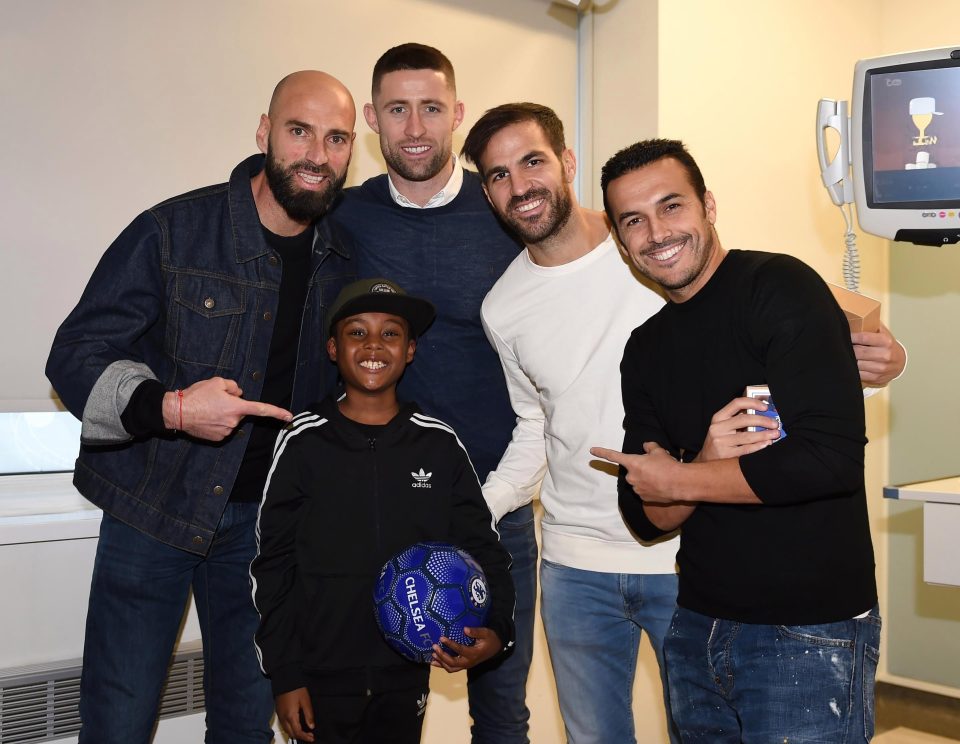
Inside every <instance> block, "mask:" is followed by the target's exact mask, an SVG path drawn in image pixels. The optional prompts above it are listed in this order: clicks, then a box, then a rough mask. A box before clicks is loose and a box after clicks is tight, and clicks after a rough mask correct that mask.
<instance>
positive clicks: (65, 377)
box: [46, 155, 353, 555]
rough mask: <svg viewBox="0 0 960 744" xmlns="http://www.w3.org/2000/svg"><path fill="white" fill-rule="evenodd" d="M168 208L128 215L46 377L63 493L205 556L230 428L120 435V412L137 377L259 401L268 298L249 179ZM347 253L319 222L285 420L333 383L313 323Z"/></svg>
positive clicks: (319, 321) (269, 271)
mask: <svg viewBox="0 0 960 744" xmlns="http://www.w3.org/2000/svg"><path fill="white" fill-rule="evenodd" d="M263 160H264V159H263V156H262V155H255V156H253V157H250V158H248V159H247V160H245V161H244V162H242V163H240V165H238V166H237V167H236V168H235V169H234V171H233V173H232V174H231V176H230V182H229V183H227V184H220V185H217V186H210V187H208V188H204V189H199V190H197V191H192V192H190V193H187V194H183V195H181V196H177V197H174V198H173V199H169V200H168V201H165V202H163V203H161V204H159V205H157V206H155V207H153V208H152V209H149V210H147V211H146V212H144V213H143V214H141V215H140V216H139V217H137V218H136V219H135V220H134V221H133V222H132V223H131V224H130V225H129V226H128V227H127V228H126V229H125V230H124V231H123V232H122V233H121V234H120V236H119V237H118V238H117V239H116V240H115V241H114V243H113V244H112V245H111V246H110V248H109V249H108V250H107V251H106V253H105V254H104V255H103V257H102V258H101V260H100V263H99V264H98V266H97V268H96V269H95V271H94V273H93V276H92V277H91V279H90V282H89V283H88V284H87V287H86V289H85V290H84V292H83V295H82V296H81V298H80V301H79V303H78V304H77V306H76V308H74V310H73V312H71V313H70V315H69V316H68V317H67V319H66V320H65V321H64V323H63V325H62V326H61V327H60V329H59V331H58V332H57V335H56V338H55V339H54V342H53V348H52V349H51V352H50V357H49V359H48V360H47V369H46V372H47V377H48V378H49V379H50V382H51V383H52V384H53V386H54V388H55V389H56V391H57V393H58V395H59V396H60V399H61V400H62V401H63V403H64V405H65V406H66V407H67V408H68V409H69V410H70V411H71V412H72V413H73V414H74V415H75V416H77V418H80V419H81V420H82V421H83V434H82V437H81V449H80V455H79V457H78V459H77V463H76V470H75V472H74V481H73V482H74V485H75V486H76V487H77V489H78V490H79V491H80V493H82V494H83V495H84V496H85V497H86V498H87V499H89V500H90V501H91V502H93V503H94V504H96V505H97V506H99V507H100V508H101V509H103V510H104V511H106V512H108V513H110V514H111V515H113V516H114V517H116V518H118V519H120V520H122V521H123V522H126V523H127V524H130V525H131V526H133V527H135V528H137V529H139V530H141V531H142V532H144V533H146V534H148V535H150V536H152V537H154V538H156V539H158V540H161V541H162V542H165V543H168V544H170V545H173V546H175V547H177V548H180V549H183V550H187V551H190V552H193V553H198V554H201V555H202V554H205V553H206V552H207V550H209V548H210V543H211V540H212V538H213V536H214V533H215V532H216V529H217V525H218V523H219V521H220V516H221V514H222V512H223V509H224V507H225V505H226V503H227V500H228V498H229V495H230V491H231V489H232V488H233V483H234V480H235V478H236V476H237V471H238V470H239V468H240V463H241V461H242V459H243V455H244V451H245V449H246V446H247V439H248V434H249V431H250V428H251V424H250V423H249V422H247V421H244V422H241V424H240V426H238V427H237V429H236V430H235V431H234V433H233V434H232V435H231V436H230V437H228V438H227V439H226V440H224V441H223V442H206V441H201V440H197V439H192V438H190V437H188V436H184V435H182V434H179V435H177V434H173V433H171V434H170V435H168V436H157V437H149V438H142V439H131V438H130V436H129V435H128V434H127V433H126V431H125V430H124V429H123V427H122V425H121V424H120V414H121V413H123V409H124V408H125V407H126V404H127V402H128V401H129V398H130V395H131V394H132V392H133V390H134V389H135V388H136V387H137V385H139V384H140V382H142V381H143V380H145V379H157V380H159V381H160V382H161V383H162V384H163V385H164V386H165V387H166V389H167V390H175V389H177V388H186V387H188V386H190V385H191V384H193V383H194V382H197V381H199V380H204V379H208V378H210V377H214V376H220V377H224V378H227V379H232V380H235V381H236V382H237V383H238V384H239V385H240V387H241V388H242V389H243V397H244V398H246V399H247V400H259V397H260V392H261V388H262V386H263V378H264V371H265V369H266V365H267V359H268V354H269V349H270V338H271V335H272V332H273V318H274V315H275V314H276V309H277V302H278V298H279V290H280V277H281V273H282V266H281V263H280V259H279V257H278V256H277V255H275V253H274V252H273V251H272V250H271V249H270V248H269V247H268V246H267V243H266V241H265V240H264V237H263V233H262V229H261V224H260V218H259V216H258V213H257V208H256V204H255V203H254V199H253V191H252V189H251V186H250V179H251V178H252V177H253V176H254V175H255V174H256V173H258V172H259V171H260V170H261V169H262V168H263ZM348 259H349V250H348V248H347V247H346V246H345V244H344V243H343V241H342V240H341V238H340V236H339V235H337V234H335V233H334V232H333V231H332V228H331V227H330V225H329V224H328V221H327V220H321V221H320V223H319V224H318V227H317V229H316V234H315V236H314V243H313V260H312V264H311V276H310V281H309V289H308V293H307V300H306V305H305V307H304V312H303V320H302V325H301V333H300V347H299V351H298V354H297V366H296V373H295V378H294V388H293V400H292V404H291V408H292V409H293V411H295V412H296V411H301V410H303V409H305V408H306V407H307V405H308V404H309V403H311V402H313V401H316V400H319V399H320V398H322V397H323V396H324V395H325V394H326V393H327V392H328V391H329V390H330V388H331V387H332V385H333V382H334V381H335V378H336V369H335V368H334V367H333V365H331V364H330V362H329V360H328V359H327V355H326V351H325V344H326V333H325V331H324V323H323V316H324V314H325V313H326V310H327V308H328V307H329V306H330V304H331V303H332V302H333V300H334V298H335V297H336V295H337V293H338V292H339V291H340V288H341V287H342V286H343V285H344V284H345V283H346V282H348V281H350V280H351V279H352V278H353V273H352V272H353V269H352V266H351V265H350V262H349V261H348Z"/></svg>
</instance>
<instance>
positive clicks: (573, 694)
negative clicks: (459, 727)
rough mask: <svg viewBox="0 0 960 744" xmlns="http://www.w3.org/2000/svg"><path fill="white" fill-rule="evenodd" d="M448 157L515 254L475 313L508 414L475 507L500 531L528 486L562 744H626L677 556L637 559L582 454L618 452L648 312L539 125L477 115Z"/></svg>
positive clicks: (550, 134)
mask: <svg viewBox="0 0 960 744" xmlns="http://www.w3.org/2000/svg"><path fill="white" fill-rule="evenodd" d="M463 152H464V154H465V155H466V156H467V157H468V158H469V159H470V160H472V161H473V162H474V163H475V164H476V165H477V167H478V169H479V171H480V175H481V178H482V179H483V184H484V189H485V191H486V193H487V197H488V198H489V199H490V202H491V204H492V205H493V207H494V209H495V210H496V212H497V213H498V214H499V215H500V217H501V218H502V219H503V220H504V222H506V223H507V225H508V226H509V227H511V228H512V229H513V230H514V231H515V232H516V233H517V234H518V235H519V236H520V237H521V238H522V239H523V242H524V243H525V244H526V250H525V251H523V252H522V253H521V254H520V255H519V256H518V257H517V258H516V259H515V260H514V261H513V262H512V263H511V264H510V266H509V267H508V268H507V270H506V272H504V274H503V276H502V277H501V278H500V280H499V281H498V282H497V283H496V284H495V285H494V287H493V289H492V290H491V291H490V293H489V294H488V295H487V297H486V299H485V300H484V302H483V309H482V313H481V317H482V319H483V324H484V328H485V330H486V332H487V337H488V338H489V339H490V342H491V343H492V344H493V345H494V346H495V347H496V349H497V352H498V353H499V355H500V360H501V363H502V364H503V369H504V372H505V374H506V378H507V388H508V390H509V392H510V400H511V403H512V404H513V408H514V411H515V412H516V414H517V426H516V428H515V429H514V432H513V439H512V441H511V443H510V445H509V447H508V449H507V452H506V454H505V455H504V457H503V459H502V460H501V461H500V464H499V466H498V467H497V469H496V471H494V472H492V473H491V474H490V475H489V477H488V478H487V481H486V483H485V484H484V487H483V493H484V497H485V498H486V500H487V503H488V505H489V507H490V509H491V511H492V512H493V513H494V516H495V517H496V518H498V519H499V518H500V517H502V516H503V515H504V514H506V513H507V512H510V511H512V510H513V509H516V508H518V507H519V506H522V505H523V504H526V503H529V502H530V501H531V500H532V499H533V497H534V496H535V495H536V491H537V486H538V484H540V481H541V479H542V481H543V483H542V486H541V487H540V500H541V503H542V504H543V509H544V517H543V523H542V529H543V553H542V556H543V558H542V562H541V568H540V582H541V614H542V617H543V623H544V629H545V631H546V635H547V644H548V646H549V648H550V659H551V663H552V664H553V672H554V677H555V678H556V683H557V692H558V696H559V701H560V712H561V714H562V715H563V721H564V726H565V728H566V733H567V740H568V741H569V742H571V743H572V744H583V743H584V742H598V743H600V742H618V743H621V742H622V743H624V744H626V743H628V742H635V741H636V737H635V732H634V721H633V714H632V701H631V691H632V689H633V678H634V674H635V671H636V664H637V651H638V647H639V642H640V635H641V632H642V631H644V630H645V631H646V632H647V633H648V634H649V638H650V641H651V643H652V645H653V648H654V651H655V652H656V655H657V659H658V661H661V665H660V666H661V678H663V674H662V669H663V664H662V654H661V649H662V645H663V638H664V635H665V634H666V632H667V629H668V627H669V624H670V619H671V617H672V615H673V612H674V609H675V607H676V595H677V576H676V567H675V557H676V551H677V546H678V541H677V538H676V537H673V538H670V539H666V540H663V541H660V542H658V543H646V544H645V543H641V542H640V541H639V540H638V539H637V538H635V537H634V536H633V535H632V534H631V533H630V531H629V530H628V529H627V527H626V526H625V525H624V522H623V519H622V517H621V516H620V512H619V510H618V508H617V478H616V475H617V472H616V469H614V468H611V469H609V470H604V469H601V468H598V467H596V463H595V462H594V463H591V459H592V458H591V456H590V452H589V448H590V446H591V445H592V444H593V443H595V442H597V441H606V440H603V439H602V437H604V436H606V437H608V438H609V439H610V440H612V441H618V440H619V439H622V438H623V405H622V402H621V397H620V389H619V386H618V384H617V383H618V379H619V377H618V369H619V365H620V358H621V357H622V355H623V347H624V344H625V343H626V341H627V339H628V337H629V336H630V332H631V331H632V330H633V329H634V328H635V327H637V326H638V325H640V324H641V323H643V322H644V321H645V320H646V319H647V318H648V317H649V316H650V315H652V314H653V313H654V312H656V311H657V310H658V309H659V308H660V306H661V305H662V304H663V300H662V299H661V298H660V297H659V296H658V295H657V294H655V293H654V292H653V291H652V290H650V289H649V288H647V287H646V286H644V285H643V284H641V283H640V281H639V279H638V278H637V277H636V276H635V275H634V274H633V273H632V271H631V269H630V267H629V266H628V264H627V263H626V262H625V261H624V260H623V258H622V257H621V255H620V252H619V251H618V249H617V246H616V244H615V243H614V240H613V238H612V237H611V235H610V227H609V225H608V223H607V221H606V218H605V216H604V215H603V213H602V212H596V211H593V210H589V209H584V208H582V207H581V206H580V205H579V204H578V203H577V200H576V197H575V195H574V194H573V190H572V187H571V184H572V182H573V178H574V175H575V173H576V160H575V158H574V155H573V153H572V152H571V151H570V150H569V149H567V148H566V146H565V143H564V136H563V125H562V123H561V122H560V120H559V119H558V117H557V116H556V114H555V113H554V112H553V111H552V110H550V109H549V108H547V107H545V106H539V105H536V104H530V103H519V104H507V105H504V106H498V107H497V108H495V109H491V110H490V111H488V112H487V113H486V114H484V116H483V117H482V118H481V119H480V120H479V121H478V122H477V123H476V125H474V127H473V129H472V130H471V131H470V133H469V135H468V136H467V139H466V142H465V144H464V148H463ZM597 437H601V439H598V438H597ZM668 710H669V706H668ZM667 721H668V724H667V725H668V729H670V730H671V739H672V740H673V741H678V739H677V738H676V737H675V735H674V734H673V731H672V725H671V723H670V718H669V715H668V717H667ZM641 738H642V739H644V740H649V737H641Z"/></svg>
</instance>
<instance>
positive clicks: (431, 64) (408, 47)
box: [372, 42, 457, 98]
mask: <svg viewBox="0 0 960 744" xmlns="http://www.w3.org/2000/svg"><path fill="white" fill-rule="evenodd" d="M399 70H435V71H437V72H442V73H443V75H444V77H445V78H446V79H447V85H448V86H450V89H451V90H452V91H454V93H456V90H457V81H456V79H455V77H454V74H453V65H452V64H451V62H450V60H449V59H447V57H446V55H445V54H444V53H443V52H441V51H440V50H439V49H434V48H433V47H432V46H427V45H426V44H415V43H413V42H410V43H407V44H401V45H400V46H395V47H392V48H390V49H388V50H387V51H385V52H384V53H383V54H382V55H380V59H378V60H377V63H376V64H375V65H374V66H373V86H372V87H373V89H372V95H373V97H374V98H376V97H377V93H379V92H380V81H381V80H382V79H383V76H384V75H386V74H387V73H389V72H398V71H399Z"/></svg>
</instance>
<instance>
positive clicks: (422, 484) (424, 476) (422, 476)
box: [410, 468, 433, 488]
mask: <svg viewBox="0 0 960 744" xmlns="http://www.w3.org/2000/svg"><path fill="white" fill-rule="evenodd" d="M410 475H412V476H413V483H411V484H410V487H411V488H432V486H431V485H430V476H432V475H433V473H424V472H423V468H420V472H419V473H410Z"/></svg>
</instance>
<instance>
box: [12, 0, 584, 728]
mask: <svg viewBox="0 0 960 744" xmlns="http://www.w3.org/2000/svg"><path fill="white" fill-rule="evenodd" d="M576 23H577V16H576V11H575V10H573V9H572V8H570V7H561V6H553V5H551V4H550V3H548V2H545V1H544V0H484V1H483V2H480V3H478V2H474V1H473V0H355V1H354V2H351V3H347V2H340V3H334V2H328V1H327V0H273V1H272V2H263V1H258V0H204V2H195V0H138V1H137V2H131V3H127V2H117V1H116V0H87V2H83V3H77V2H73V1H72V0H37V2H30V3H17V2H6V3H3V4H2V11H0V101H3V108H4V115H3V116H2V117H0V141H2V142H3V143H4V144H5V157H4V162H3V166H2V167H0V252H2V253H0V255H2V259H3V263H2V269H0V318H2V319H3V320H2V322H0V348H2V349H3V351H2V353H0V382H2V384H0V410H49V409H51V408H52V407H53V405H54V403H53V400H52V393H51V390H50V388H49V385H48V383H47V382H46V380H45V378H44V376H43V364H44V361H45V359H46V355H47V351H48V349H49V345H50V342H51V340H52V338H53V334H54V332H55V329H56V327H57V325H58V324H59V323H60V322H61V321H62V320H63V318H64V317H65V316H66V314H67V313H68V312H69V310H70V309H71V308H72V307H73V305H74V303H75V302H76V300H77V299H78V297H79V295H80V292H81V290H82V288H83V286H84V284H85V282H86V280H87V278H88V277H89V275H90V273H91V271H92V269H93V267H94V265H95V263H96V261H97V259H98V258H99V256H100V254H101V253H102V252H103V250H104V249H105V248H106V246H107V245H108V244H109V243H110V241H111V240H112V239H113V238H114V237H115V236H116V235H117V234H118V233H119V232H120V230H122V229H123V227H124V226H125V225H126V224H128V223H129V222H130V220H132V219H133V218H134V216H135V215H136V214H137V213H138V212H140V211H141V210H143V209H144V208H146V207H148V206H150V205H151V204H154V203H156V202H158V201H160V200H162V199H165V198H167V197H169V196H172V195H175V194H177V193H181V192H183V191H186V190H189V189H193V188H196V187H200V186H204V185H207V184H211V183H218V182H222V181H224V180H226V178H227V177H228V175H229V173H230V170H231V169H232V168H233V166H234V165H235V164H236V163H237V162H239V161H240V160H241V159H242V158H243V157H245V156H246V155H248V154H251V153H252V152H254V151H255V143H254V132H255V130H256V127H257V123H258V120H259V116H260V114H261V112H263V111H264V110H265V109H266V106H267V103H268V101H269V97H270V94H271V92H272V89H273V86H274V85H275V83H276V82H277V81H278V80H279V79H280V78H281V77H282V76H283V75H285V74H286V73H288V72H291V71H293V70H298V69H304V68H319V69H323V70H326V71H328V72H330V73H332V74H334V75H336V76H337V77H339V78H340V79H341V80H343V82H344V83H345V84H346V85H347V86H348V87H349V88H350V89H351V90H352V91H353V93H354V97H355V99H356V101H357V104H358V106H362V105H363V103H365V102H366V101H367V100H368V99H369V86H370V73H371V71H372V68H373V64H374V62H375V61H376V59H377V57H378V56H379V55H380V54H381V53H382V52H383V51H385V50H386V49H387V48H388V47H390V46H394V45H396V44H399V43H403V42H407V41H418V42H422V43H427V44H431V45H434V46H436V47H438V48H440V49H441V50H443V51H444V52H445V53H446V54H447V55H448V56H449V57H450V58H451V60H452V62H453V64H454V67H455V68H456V71H457V83H458V92H459V94H460V97H461V98H462V99H463V100H464V101H465V103H466V112H467V113H466V119H465V121H464V123H463V125H462V127H461V130H460V134H459V137H457V138H455V140H454V145H455V147H456V148H457V149H459V146H460V145H461V144H462V141H463V136H465V134H466V132H467V131H468V129H469V127H470V125H471V124H472V123H473V122H474V121H476V119H477V118H478V117H479V116H480V115H481V114H482V113H483V111H484V110H486V109H487V108H489V107H491V106H495V105H497V104H500V103H503V102H505V101H509V100H534V101H538V102H542V103H545V104H548V105H550V106H552V107H553V108H555V109H556V110H557V112H558V113H559V114H560V116H561V118H562V119H563V120H564V122H565V124H566V125H567V127H568V129H569V130H570V136H571V141H572V138H573V137H574V136H575V134H576V132H575V128H574V127H575V106H576ZM357 132H358V137H357V143H356V147H355V153H354V164H353V166H352V169H351V177H350V183H357V182H359V181H361V180H363V179H364V178H366V177H369V176H371V175H374V174H376V173H379V172H380V171H381V169H382V162H381V160H380V155H379V147H378V145H377V140H376V137H375V136H374V135H373V134H372V133H370V132H369V131H368V130H367V128H366V125H365V124H364V123H363V121H362V119H359V121H358V124H357ZM93 542H94V541H93V540H83V541H71V542H66V543H61V544H51V545H49V546H47V547H44V548H42V555H43V557H42V558H41V559H39V560H38V561H37V564H38V565H36V566H34V567H33V568H32V569H31V570H30V571H24V572H19V573H18V572H14V571H12V570H11V571H4V572H3V580H2V582H0V586H2V588H3V592H2V594H3V596H5V597H10V596H15V595H18V594H19V595H21V597H22V599H21V600H20V601H21V602H22V603H23V606H24V608H25V611H26V612H28V613H29V616H28V619H29V621H30V623H32V624H33V626H34V627H33V628H28V629H27V630H26V631H24V637H20V636H19V635H18V636H17V643H16V646H12V645H9V644H8V643H7V641H8V640H13V639H12V638H4V639H3V642H2V643H0V668H6V667H8V666H11V665H14V664H22V663H32V662H41V661H54V660H58V659H64V658H75V657H78V656H79V655H80V653H81V637H82V627H83V618H84V613H85V597H86V586H87V584H88V582H89V569H90V561H91V560H92V544H93ZM0 551H3V552H2V555H0V564H2V565H8V564H5V563H3V561H6V560H9V561H11V562H12V564H9V565H20V561H22V560H24V549H23V548H20V547H16V546H14V547H8V548H0ZM55 586H57V587H61V588H65V590H64V591H63V592H62V594H61V596H60V598H59V601H56V602H55V605H56V611H50V610H51V602H52V601H54V599H55V597H56V595H55V594H53V593H52V592H51V590H52V589H53V587H55ZM8 590H9V591H8ZM48 592H50V593H48ZM18 628H19V626H18ZM17 633H18V634H19V633H20V630H17ZM195 633H196V631H195V626H194V625H189V626H188V629H187V632H186V634H185V637H184V640H189V639H190V638H193V637H195ZM539 649H540V650H539V652H538V655H537V659H536V661H535V665H534V670H533V673H532V679H531V688H530V699H531V701H532V702H533V704H534V706H535V709H534V713H533V721H532V724H533V731H534V738H535V740H536V741H543V742H545V741H559V740H561V738H562V734H561V731H562V729H561V728H560V724H559V719H558V716H557V713H556V704H555V696H554V693H553V683H552V677H551V676H550V673H549V665H548V661H547V656H546V653H545V645H544V644H543V643H542V638H541V639H540V645H539ZM429 717H430V718H429V720H428V722H427V727H426V735H425V737H424V741H425V742H427V743H428V744H429V743H430V742H433V743H434V744H440V743H441V742H443V744H451V743H452V744H455V743H456V742H457V741H464V742H465V741H468V733H467V731H468V717H467V713H466V696H465V689H464V682H463V676H462V675H457V676H449V675H443V676H442V677H438V679H436V680H435V685H434V691H433V694H432V697H431V705H430V713H429Z"/></svg>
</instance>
